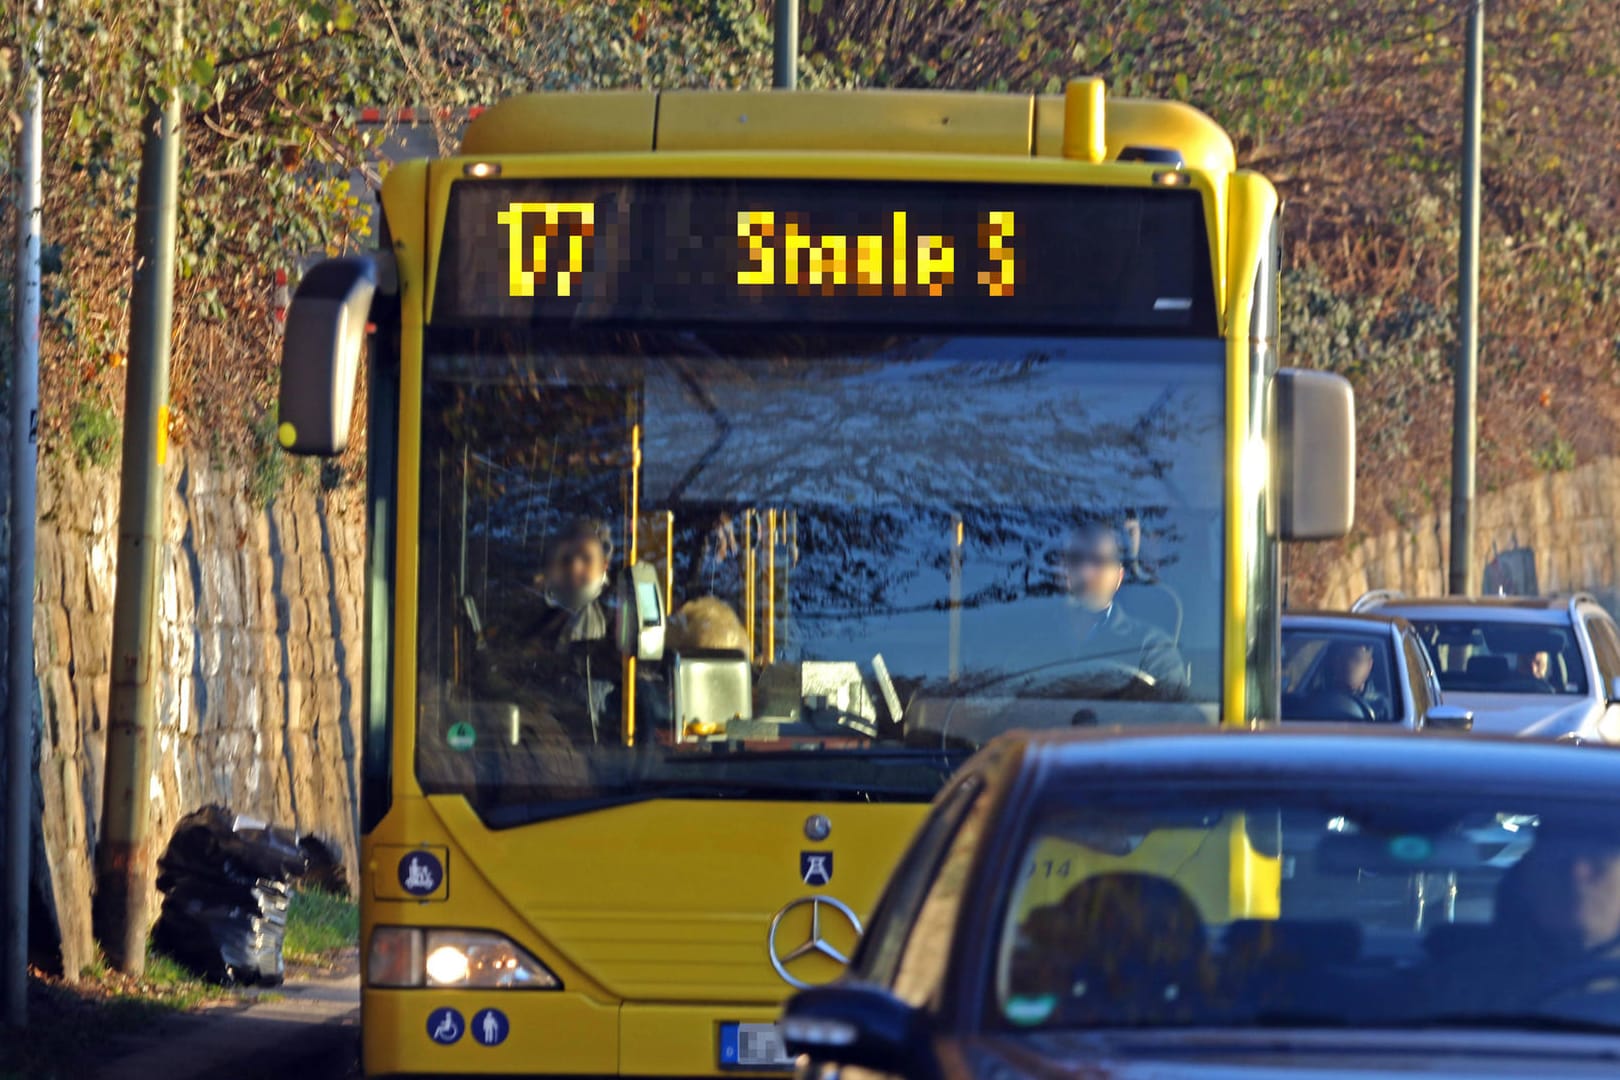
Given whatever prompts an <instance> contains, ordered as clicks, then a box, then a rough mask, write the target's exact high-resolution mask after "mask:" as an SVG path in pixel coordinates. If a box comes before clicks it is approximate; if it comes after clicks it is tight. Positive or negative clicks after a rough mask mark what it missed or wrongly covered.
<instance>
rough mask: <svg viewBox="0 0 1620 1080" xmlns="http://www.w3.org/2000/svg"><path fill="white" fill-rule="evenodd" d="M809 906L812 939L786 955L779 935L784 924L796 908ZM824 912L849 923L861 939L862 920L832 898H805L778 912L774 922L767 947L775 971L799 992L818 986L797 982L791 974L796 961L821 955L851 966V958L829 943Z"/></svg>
mask: <svg viewBox="0 0 1620 1080" xmlns="http://www.w3.org/2000/svg"><path fill="white" fill-rule="evenodd" d="M806 904H808V905H810V937H809V938H808V939H806V940H805V941H804V942H803V943H802V944H799V945H796V946H794V947H793V948H792V949H789V950H788V951H787V953H786V954H784V953H783V952H782V950H781V948H779V947H778V945H777V943H776V932H777V931H778V930H780V929H781V928H782V920H783V919H784V918H786V917H787V914H788V912H790V911H792V910H794V909H795V908H801V907H804V906H805V905H806ZM824 912H825V913H826V914H827V915H829V916H831V917H836V918H841V919H842V920H843V921H845V922H847V923H848V924H849V925H850V926H851V927H852V928H854V930H855V936H856V937H860V935H861V920H860V918H859V917H858V916H857V915H856V914H855V913H854V912H853V911H851V910H850V909H849V905H848V904H845V903H844V902H843V901H841V900H834V899H833V898H832V897H830V896H801V897H799V899H797V900H794V901H793V902H792V903H790V904H788V906H787V907H785V908H783V909H782V910H781V911H778V912H777V913H776V916H775V918H773V919H771V931H770V935H769V936H768V937H767V938H766V939H765V947H766V949H767V950H768V951H769V952H770V956H771V967H773V968H775V969H776V973H777V974H778V975H780V976H782V981H783V982H785V983H787V984H788V985H789V986H791V987H793V988H795V989H797V990H804V989H807V988H809V987H811V986H815V985H816V984H815V983H811V982H805V981H804V980H803V979H800V978H796V977H795V976H793V975H792V974H791V973H789V971H788V965H789V964H791V963H793V962H794V961H796V960H802V959H804V958H805V957H806V956H809V955H811V954H812V953H819V954H821V955H822V956H825V957H827V958H828V959H829V960H832V961H835V962H836V963H839V964H845V965H847V964H848V963H849V957H847V956H845V955H844V954H843V953H841V952H839V951H838V950H837V949H836V948H834V947H833V946H832V945H830V944H828V942H827V938H826V936H825V935H824V933H823V927H822V921H821V920H822V915H823V913H824Z"/></svg>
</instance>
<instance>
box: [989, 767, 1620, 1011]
mask: <svg viewBox="0 0 1620 1080" xmlns="http://www.w3.org/2000/svg"><path fill="white" fill-rule="evenodd" d="M1300 787H1301V789H1300V790H1298V791H1288V792H1279V793H1276V794H1264V793H1243V794H1239V793H1235V792H1227V791H1218V790H1207V791H1200V790H1197V789H1188V788H1185V787H1179V788H1174V789H1170V791H1173V794H1172V793H1169V792H1167V789H1166V786H1165V785H1156V786H1155V791H1154V792H1153V795H1152V797H1151V799H1149V798H1147V797H1145V796H1143V795H1142V794H1140V793H1121V794H1120V797H1119V798H1117V799H1115V798H1112V797H1111V794H1110V793H1109V792H1107V791H1092V792H1090V793H1088V794H1087V795H1085V796H1075V795H1072V794H1071V795H1067V796H1065V797H1064V798H1061V799H1057V800H1054V801H1052V802H1050V803H1049V804H1048V805H1046V806H1045V807H1044V808H1042V809H1041V810H1040V811H1039V812H1038V814H1037V816H1036V824H1035V827H1034V829H1033V833H1032V836H1031V839H1030V840H1029V841H1028V842H1027V844H1025V845H1024V847H1023V862H1022V864H1021V870H1020V872H1019V873H1018V874H1017V875H1016V878H1015V880H1014V881H1012V882H1010V883H1009V886H1008V891H1007V894H1006V896H1005V900H1004V910H1005V912H1006V914H1005V916H1004V922H1003V929H1002V932H1001V934H1000V935H999V941H998V942H997V941H993V942H992V943H991V946H990V947H995V948H998V957H997V961H998V962H997V967H996V980H995V1000H994V1005H993V1009H992V1016H991V1023H992V1024H993V1025H994V1026H996V1027H998V1028H1003V1029H1066V1028H1108V1027H1141V1026H1147V1027H1158V1026H1189V1025H1193V1026H1202V1025H1219V1026H1236V1027H1248V1026H1277V1027H1292V1026H1298V1027H1321V1026H1335V1027H1337V1026H1355V1027H1377V1026H1427V1025H1436V1026H1439V1025H1471V1024H1481V1025H1487V1026H1494V1025H1504V1026H1510V1025H1515V1024H1522V1023H1525V1022H1526V1021H1531V1022H1534V1023H1537V1024H1546V1025H1549V1026H1562V1025H1566V1024H1567V1025H1571V1026H1578V1027H1585V1026H1589V1025H1598V1026H1602V1027H1613V1028H1617V1029H1620V990H1617V986H1620V804H1616V805H1599V806H1593V805H1591V804H1589V803H1588V804H1581V805H1577V804H1572V803H1565V802H1561V801H1559V800H1558V799H1557V798H1556V797H1543V798H1527V799H1519V798H1497V797H1493V796H1492V794H1491V793H1490V792H1488V791H1481V792H1474V793H1469V794H1463V793H1456V794H1446V795H1433V794H1428V793H1422V792H1413V791H1410V790H1408V789H1399V790H1388V789H1385V790H1371V789H1367V788H1365V787H1363V788H1360V789H1358V790H1351V789H1349V788H1347V787H1339V788H1337V789H1336V790H1334V789H1331V788H1329V789H1326V790H1324V789H1323V786H1322V785H1301V786H1300ZM1244 842H1246V843H1248V844H1249V845H1250V846H1251V849H1252V850H1253V851H1254V852H1255V854H1254V855H1253V856H1252V858H1253V865H1254V866H1255V868H1256V874H1257V875H1258V877H1259V878H1260V879H1261V880H1264V879H1265V878H1267V877H1268V876H1269V875H1270V874H1275V875H1276V877H1274V878H1271V880H1272V881H1273V882H1275V881H1277V880H1278V879H1279V878H1280V891H1279V895H1280V900H1279V901H1278V908H1277V911H1276V914H1275V916H1274V917H1271V916H1268V917H1264V918H1245V919H1238V920H1234V921H1229V922H1221V921H1217V920H1213V919H1209V918H1206V917H1205V915H1204V914H1203V912H1202V911H1201V910H1200V908H1199V906H1198V904H1197V903H1196V902H1195V901H1194V900H1193V898H1192V897H1193V894H1195V893H1197V892H1199V882H1198V880H1197V878H1198V874H1199V873H1200V870H1199V867H1200V865H1201V864H1200V860H1199V858H1198V852H1199V850H1200V849H1201V848H1202V847H1204V846H1205V845H1209V844H1214V845H1215V846H1218V847H1219V848H1220V850H1222V851H1226V850H1228V848H1229V846H1232V845H1236V844H1240V843H1244ZM1233 849H1234V850H1235V847H1234V848H1233ZM1268 887H1275V886H1268Z"/></svg>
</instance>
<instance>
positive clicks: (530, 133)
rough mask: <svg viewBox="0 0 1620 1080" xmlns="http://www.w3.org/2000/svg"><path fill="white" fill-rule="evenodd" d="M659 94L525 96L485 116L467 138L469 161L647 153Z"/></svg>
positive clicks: (608, 92) (463, 141) (469, 128)
mask: <svg viewBox="0 0 1620 1080" xmlns="http://www.w3.org/2000/svg"><path fill="white" fill-rule="evenodd" d="M657 116H658V95H657V94H656V93H654V92H652V91H649V90H604V91H599V92H596V93H590V94H570V93H563V92H555V93H541V94H523V95H520V96H518V97H514V98H508V99H507V100H506V101H503V102H501V103H500V104H499V105H495V106H493V107H492V108H490V109H488V110H486V111H485V112H483V113H481V114H480V115H479V116H478V117H477V118H476V119H474V120H473V122H472V123H470V124H468V125H467V131H466V133H465V134H464V135H463V136H462V138H461V152H462V154H463V155H465V156H467V157H503V156H505V155H508V154H541V153H553V152H562V153H571V154H596V153H613V152H626V151H636V152H643V153H644V152H646V151H648V150H651V149H652V148H653V124H654V123H655V122H656V119H657Z"/></svg>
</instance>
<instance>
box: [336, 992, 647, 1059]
mask: <svg viewBox="0 0 1620 1080" xmlns="http://www.w3.org/2000/svg"><path fill="white" fill-rule="evenodd" d="M446 1007H448V1008H452V1009H455V1010H456V1012H457V1013H458V1014H459V1015H460V1016H461V1022H460V1023H461V1026H462V1027H463V1033H462V1035H461V1036H460V1037H459V1038H457V1039H456V1041H455V1042H454V1043H452V1044H450V1045H447V1046H446V1045H440V1044H438V1043H435V1042H434V1041H433V1040H432V1039H430V1038H429V1037H428V1017H429V1016H431V1015H432V1014H433V1012H434V1010H436V1009H440V1008H446ZM487 1008H493V1009H499V1010H500V1011H501V1012H502V1013H504V1014H505V1015H506V1019H507V1023H508V1025H509V1033H508V1034H507V1036H506V1040H505V1041H504V1042H502V1043H501V1044H500V1045H498V1046H484V1045H481V1044H480V1043H479V1042H478V1041H477V1040H476V1039H475V1038H473V1036H472V1035H471V1034H470V1033H468V1032H466V1030H465V1025H467V1024H470V1023H472V1020H473V1017H475V1016H477V1015H478V1013H479V1011H480V1010H483V1009H487ZM360 1010H361V1012H360V1016H361V1023H360V1032H361V1041H362V1045H363V1047H364V1050H363V1054H364V1061H365V1071H366V1075H368V1076H406V1075H409V1076H433V1075H447V1076H480V1075H493V1076H532V1075H537V1074H540V1075H544V1074H552V1075H556V1074H562V1075H581V1074H591V1073H596V1074H609V1075H611V1074H614V1073H616V1072H618V1070H619V1005H618V1003H617V1002H602V1001H592V1000H591V999H590V998H589V997H586V996H585V995H583V994H575V993H569V992H563V993H552V992H549V991H535V990H507V991H499V990H496V991H488V990H484V991H477V990H429V989H414V990H365V991H363V992H362V993H361V995H360Z"/></svg>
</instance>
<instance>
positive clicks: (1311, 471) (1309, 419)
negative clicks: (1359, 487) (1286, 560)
mask: <svg viewBox="0 0 1620 1080" xmlns="http://www.w3.org/2000/svg"><path fill="white" fill-rule="evenodd" d="M1267 407H1268V414H1269V420H1270V426H1271V434H1272V446H1273V447H1274V448H1275V450H1274V455H1275V456H1274V457H1273V458H1272V469H1273V470H1274V472H1273V474H1272V483H1271V500H1272V501H1271V505H1270V511H1271V513H1270V518H1271V521H1272V523H1273V524H1272V529H1273V532H1274V535H1275V536H1276V538H1277V539H1279V540H1334V539H1337V538H1339V537H1341V536H1345V535H1347V534H1348V533H1349V532H1350V526H1351V524H1352V523H1353V522H1354V521H1355V516H1356V401H1355V391H1353V390H1352V389H1351V388H1350V382H1349V380H1347V379H1345V378H1344V377H1343V376H1342V375H1334V374H1331V373H1329V372H1325V371H1306V370H1303V369H1300V368H1283V369H1282V370H1281V371H1278V372H1277V374H1276V376H1275V377H1274V378H1273V379H1272V384H1271V399H1270V401H1269V402H1268V403H1267Z"/></svg>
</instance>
